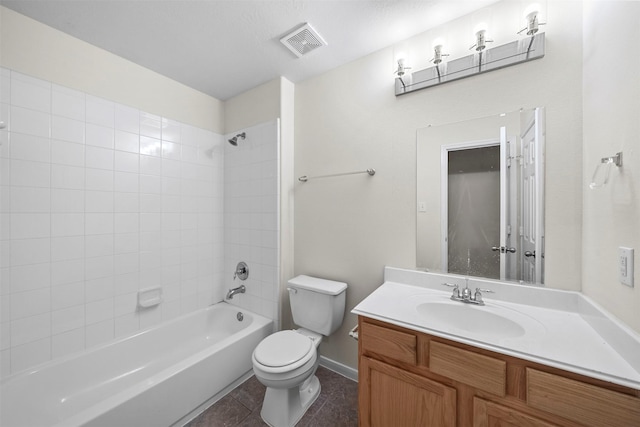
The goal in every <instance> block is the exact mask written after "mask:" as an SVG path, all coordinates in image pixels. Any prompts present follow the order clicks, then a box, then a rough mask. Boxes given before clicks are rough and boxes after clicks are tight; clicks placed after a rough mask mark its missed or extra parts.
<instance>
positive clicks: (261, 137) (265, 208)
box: [213, 120, 279, 324]
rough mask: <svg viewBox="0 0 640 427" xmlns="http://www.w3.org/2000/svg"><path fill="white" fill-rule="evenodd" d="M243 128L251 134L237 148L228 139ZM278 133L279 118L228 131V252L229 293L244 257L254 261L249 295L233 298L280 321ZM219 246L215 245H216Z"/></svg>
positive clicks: (225, 181)
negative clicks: (237, 265) (236, 268)
mask: <svg viewBox="0 0 640 427" xmlns="http://www.w3.org/2000/svg"><path fill="white" fill-rule="evenodd" d="M239 132H246V135H247V137H246V139H244V140H239V141H238V146H237V147H234V146H232V145H231V144H228V143H226V140H227V139H229V138H231V137H233V136H234V135H236V134H237V133H239ZM278 141H279V134H278V122H277V121H276V120H274V121H272V122H267V123H264V124H260V125H257V126H253V127H250V128H247V129H242V130H240V131H238V132H234V133H233V134H229V135H226V136H225V144H224V150H225V165H224V167H225V168H224V217H225V229H224V251H225V276H224V279H225V284H226V287H225V292H226V290H228V289H229V288H232V287H236V286H239V285H240V281H239V280H237V279H236V280H235V281H234V280H232V277H233V272H234V271H235V267H236V264H237V263H238V262H239V261H244V262H246V263H247V264H248V266H249V278H248V279H247V280H246V281H245V283H244V284H245V286H246V287H247V291H246V293H245V294H239V295H237V296H234V297H233V299H232V300H231V301H230V302H231V303H233V304H237V305H239V306H241V307H244V308H246V309H248V310H252V311H255V312H257V313H260V314H262V315H265V316H267V317H270V318H272V319H275V322H276V324H278V322H279V313H278V300H279V297H278V283H279V268H278V266H279V239H278V235H279V213H278V203H277V200H279V184H278V164H279V163H278V158H279V152H278V147H279V143H278ZM213 250H214V251H215V248H213Z"/></svg>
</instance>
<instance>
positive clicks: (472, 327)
mask: <svg viewBox="0 0 640 427" xmlns="http://www.w3.org/2000/svg"><path fill="white" fill-rule="evenodd" d="M416 309H417V310H418V313H419V314H420V315H421V316H422V317H423V318H424V320H425V321H426V322H427V323H426V324H427V325H428V326H431V327H435V328H455V329H459V330H462V331H465V332H470V333H473V334H478V335H484V336H493V337H497V338H516V337H521V336H523V335H524V334H525V333H526V332H527V329H526V327H527V324H529V323H530V321H531V320H533V319H523V317H525V316H523V315H521V314H519V313H518V312H516V311H513V310H508V309H504V308H501V307H497V306H492V307H488V306H476V305H471V304H465V303H460V302H456V301H446V302H445V301H437V302H435V301H433V302H425V303H422V304H419V305H418V306H416Z"/></svg>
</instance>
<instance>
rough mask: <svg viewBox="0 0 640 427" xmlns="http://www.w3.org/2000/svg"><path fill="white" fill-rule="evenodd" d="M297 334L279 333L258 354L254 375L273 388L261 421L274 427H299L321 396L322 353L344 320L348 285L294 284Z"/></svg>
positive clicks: (305, 279) (301, 279)
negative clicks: (324, 339)
mask: <svg viewBox="0 0 640 427" xmlns="http://www.w3.org/2000/svg"><path fill="white" fill-rule="evenodd" d="M289 286H290V287H289V288H288V290H289V302H290V304H291V312H292V316H293V321H294V323H295V324H296V325H299V326H301V328H300V329H296V330H285V331H280V332H276V333H274V334H272V335H269V336H268V337H266V338H265V339H263V340H262V341H261V342H260V344H258V346H257V347H256V349H255V350H254V351H253V356H252V362H253V372H254V374H255V376H256V378H257V379H258V381H260V382H261V383H262V384H264V385H265V386H266V387H267V391H266V393H265V396H264V402H263V403H262V410H261V412H260V416H261V417H262V419H263V420H264V422H266V423H267V424H269V425H270V426H271V427H293V426H294V425H296V423H297V422H298V421H300V419H301V418H302V416H303V415H304V413H305V412H306V411H307V409H308V408H309V406H311V405H312V404H313V402H314V401H315V400H316V399H317V398H318V396H319V395H320V381H319V380H318V377H316V376H315V375H314V374H315V372H316V369H317V368H318V362H319V360H320V359H319V357H318V351H317V348H318V346H319V345H320V342H321V341H322V337H323V335H324V336H329V335H330V334H332V333H333V332H335V331H336V330H337V329H338V328H339V327H340V325H341V324H342V320H343V317H344V306H345V290H346V289H347V284H346V283H342V282H334V281H332V280H325V279H318V278H315V277H309V276H298V277H295V278H293V279H291V280H289Z"/></svg>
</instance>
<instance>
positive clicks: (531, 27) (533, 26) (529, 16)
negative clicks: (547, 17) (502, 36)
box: [518, 3, 546, 36]
mask: <svg viewBox="0 0 640 427" xmlns="http://www.w3.org/2000/svg"><path fill="white" fill-rule="evenodd" d="M539 13H540V5H538V4H537V3H533V4H530V5H529V6H527V8H526V9H525V10H524V19H525V20H526V21H527V26H526V27H524V28H523V29H521V30H520V31H518V34H522V33H524V32H525V31H526V33H525V34H526V35H528V36H532V35H534V34H535V33H537V32H538V29H539V28H538V27H539V26H540V25H546V23H545V22H538V14H539Z"/></svg>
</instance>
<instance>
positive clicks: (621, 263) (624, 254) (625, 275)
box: [618, 246, 633, 288]
mask: <svg viewBox="0 0 640 427" xmlns="http://www.w3.org/2000/svg"><path fill="white" fill-rule="evenodd" d="M618 280H620V283H622V284H623V285H627V286H630V287H632V288H633V248H625V247H622V246H620V247H619V248H618Z"/></svg>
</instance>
